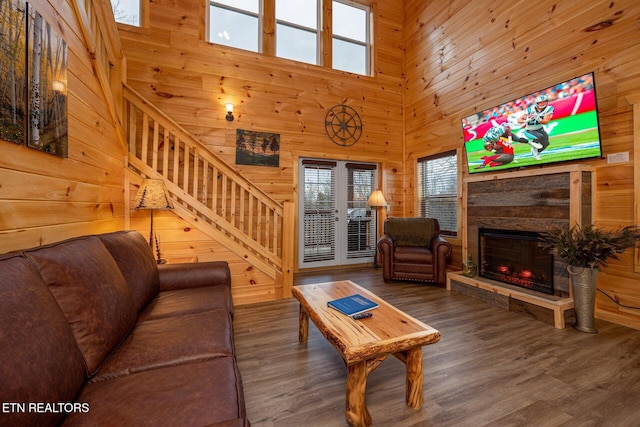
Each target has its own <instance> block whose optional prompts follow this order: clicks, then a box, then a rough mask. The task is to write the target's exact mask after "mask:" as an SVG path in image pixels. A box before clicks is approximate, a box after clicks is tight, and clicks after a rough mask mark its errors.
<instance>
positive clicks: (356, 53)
mask: <svg viewBox="0 0 640 427" xmlns="http://www.w3.org/2000/svg"><path fill="white" fill-rule="evenodd" d="M333 68H335V69H336V70H342V71H349V72H351V73H358V74H363V75H366V74H368V70H367V48H366V47H365V46H361V45H357V44H355V43H349V42H345V41H342V40H337V39H333Z"/></svg>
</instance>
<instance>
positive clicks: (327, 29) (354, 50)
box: [113, 0, 372, 75]
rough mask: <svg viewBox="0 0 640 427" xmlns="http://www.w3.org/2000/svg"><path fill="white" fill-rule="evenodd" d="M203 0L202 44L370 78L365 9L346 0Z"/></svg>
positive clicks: (368, 21) (368, 26)
mask: <svg viewBox="0 0 640 427" xmlns="http://www.w3.org/2000/svg"><path fill="white" fill-rule="evenodd" d="M113 1H116V0H113ZM120 1H131V0H120ZM137 1H139V0H137ZM208 1H209V18H208V20H209V31H208V37H209V39H208V40H209V41H210V42H212V43H217V44H221V45H225V46H231V47H236V48H239V49H244V50H249V51H253V52H260V53H263V54H265V55H273V56H278V57H280V58H287V59H292V60H294V61H300V62H305V63H307V64H314V65H325V66H327V67H332V68H334V69H336V70H342V71H347V72H350V73H356V74H362V75H370V74H371V70H372V60H371V58H372V55H371V10H370V8H369V7H368V6H365V5H361V4H358V3H355V2H353V1H349V0H332V1H331V2H328V1H324V0H208ZM324 5H326V7H327V10H324V9H323V7H324ZM328 9H331V10H328ZM326 16H331V17H332V18H331V22H330V23H329V22H325V23H324V27H323V23H322V20H323V17H326ZM323 28H324V29H323ZM323 58H325V59H326V63H324V64H323Z"/></svg>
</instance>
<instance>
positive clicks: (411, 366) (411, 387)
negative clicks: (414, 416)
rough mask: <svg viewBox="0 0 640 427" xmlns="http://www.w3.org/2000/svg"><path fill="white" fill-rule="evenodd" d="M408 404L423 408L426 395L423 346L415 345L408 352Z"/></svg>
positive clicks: (415, 407) (411, 406)
mask: <svg viewBox="0 0 640 427" xmlns="http://www.w3.org/2000/svg"><path fill="white" fill-rule="evenodd" d="M405 363H406V365H407V385H406V387H407V388H406V400H407V406H409V407H410V408H413V409H420V408H422V404H423V402H424V395H423V393H422V347H414V348H412V349H410V350H407V352H406V360H405Z"/></svg>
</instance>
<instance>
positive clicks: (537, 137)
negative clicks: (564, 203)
mask: <svg viewBox="0 0 640 427" xmlns="http://www.w3.org/2000/svg"><path fill="white" fill-rule="evenodd" d="M462 130H463V134H464V147H465V152H466V154H467V166H468V170H469V173H477V172H487V171H495V170H500V169H510V168H522V167H527V166H535V165H542V164H548V163H555V162H565V161H569V160H578V159H588V158H594V157H602V147H601V144H600V131H599V128H598V108H597V105H596V93H595V82H594V76H593V73H587V74H585V75H582V76H578V77H576V78H573V79H571V80H567V81H564V82H562V83H559V84H557V85H554V86H551V87H548V88H546V89H543V90H540V91H538V92H534V93H532V94H530V95H526V96H523V97H521V98H518V99H514V100H513V101H509V102H506V103H504V104H501V105H498V106H496V107H493V108H490V109H488V110H485V111H482V112H480V113H477V114H473V115H471V116H467V117H465V118H463V119H462Z"/></svg>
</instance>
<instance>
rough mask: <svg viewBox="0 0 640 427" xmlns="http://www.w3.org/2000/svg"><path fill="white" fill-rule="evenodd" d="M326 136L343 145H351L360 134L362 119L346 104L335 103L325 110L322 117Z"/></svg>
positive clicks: (356, 140)
mask: <svg viewBox="0 0 640 427" xmlns="http://www.w3.org/2000/svg"><path fill="white" fill-rule="evenodd" d="M324 128H325V130H326V132H327V136H328V137H329V138H330V139H331V140H332V141H333V142H335V143H336V144H338V145H341V146H343V147H348V146H349V145H353V144H355V143H356V142H358V140H359V139H360V137H361V136H362V120H360V116H359V115H358V113H357V112H356V110H354V109H353V108H351V107H349V106H348V105H335V106H333V107H331V108H330V109H329V111H327V115H326V116H325V118H324Z"/></svg>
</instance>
